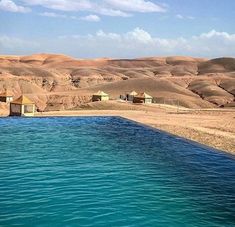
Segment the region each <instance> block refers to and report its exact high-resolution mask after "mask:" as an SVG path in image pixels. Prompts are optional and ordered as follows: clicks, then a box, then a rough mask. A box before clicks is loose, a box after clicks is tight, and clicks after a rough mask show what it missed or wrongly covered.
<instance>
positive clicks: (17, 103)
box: [10, 95, 35, 116]
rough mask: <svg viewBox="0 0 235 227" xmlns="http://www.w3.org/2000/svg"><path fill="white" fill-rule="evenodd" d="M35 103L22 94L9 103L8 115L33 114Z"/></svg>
mask: <svg viewBox="0 0 235 227" xmlns="http://www.w3.org/2000/svg"><path fill="white" fill-rule="evenodd" d="M34 113H35V103H34V102H33V101H31V100H30V99H29V98H27V97H26V96H24V95H22V96H20V97H19V98H18V99H16V100H14V101H12V102H11V103H10V116H34Z"/></svg>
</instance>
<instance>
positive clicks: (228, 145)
mask: <svg viewBox="0 0 235 227" xmlns="http://www.w3.org/2000/svg"><path fill="white" fill-rule="evenodd" d="M79 116H80V117H90V116H95V117H99V116H100V117H102V116H113V117H121V118H124V119H127V120H131V121H133V122H135V123H139V124H142V125H143V126H147V127H150V128H152V129H156V130H159V131H162V132H166V133H169V134H171V135H173V136H177V137H180V138H183V139H187V140H189V141H192V142H196V143H198V144H199V145H202V146H204V145H205V146H208V147H210V148H212V149H216V150H218V151H222V152H225V153H229V154H232V155H235V144H234V142H233V141H235V132H233V131H232V132H230V131H229V130H228V131H224V129H223V128H222V129H220V130H219V129H213V127H211V123H210V121H212V120H213V121H214V122H215V121H216V120H218V121H219V118H218V116H217V115H216V116H215V117H214V118H213V116H209V115H208V114H207V112H204V113H203V114H202V115H198V116H197V115H195V114H189V113H175V112H174V113H171V112H169V113H168V112H164V111H162V112H151V111H140V110H69V111H50V112H39V113H36V114H35V117H79ZM203 120H204V121H205V123H206V125H205V127H199V126H198V125H199V121H203ZM231 120H232V121H234V122H235V118H234V117H232V118H231ZM219 124H220V122H218V125H219ZM231 124H232V125H233V122H232V123H231Z"/></svg>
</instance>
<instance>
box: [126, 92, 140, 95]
mask: <svg viewBox="0 0 235 227" xmlns="http://www.w3.org/2000/svg"><path fill="white" fill-rule="evenodd" d="M128 95H138V93H137V92H136V91H132V92H130V93H129V94H128Z"/></svg>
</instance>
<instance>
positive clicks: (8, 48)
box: [0, 35, 40, 55]
mask: <svg viewBox="0 0 235 227" xmlns="http://www.w3.org/2000/svg"><path fill="white" fill-rule="evenodd" d="M39 48H40V44H39V43H37V42H32V41H28V40H23V39H20V38H15V37H10V36H6V35H2V36H0V54H2V55H4V54H13V55H14V54H25V53H30V54H31V53H34V52H36V51H37V50H38V49H39Z"/></svg>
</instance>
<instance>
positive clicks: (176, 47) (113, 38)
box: [0, 28, 235, 58]
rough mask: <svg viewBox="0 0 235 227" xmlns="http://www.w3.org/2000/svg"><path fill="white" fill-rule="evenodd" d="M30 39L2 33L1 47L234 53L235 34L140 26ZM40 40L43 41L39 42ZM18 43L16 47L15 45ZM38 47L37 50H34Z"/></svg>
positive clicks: (94, 52)
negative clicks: (168, 33) (161, 33)
mask: <svg viewBox="0 0 235 227" xmlns="http://www.w3.org/2000/svg"><path fill="white" fill-rule="evenodd" d="M37 43H38V46H35V45H33V44H32V43H31V42H29V44H27V42H26V41H22V40H18V39H9V38H8V37H5V38H4V37H0V50H1V52H2V53H3V52H5V54H9V52H11V53H12V52H13V51H14V54H19V53H20V54H22V52H23V50H24V54H28V53H29V52H30V53H32V50H34V52H57V53H64V54H68V55H72V56H76V57H80V58H84V57H85V58H87V57H89V58H92V57H114V58H133V57H138V56H140V57H143V56H162V55H168V56H169V55H191V56H195V57H222V56H232V57H235V34H229V33H226V32H218V31H215V30H211V31H209V32H207V33H202V34H199V35H197V36H193V37H189V38H183V37H179V38H176V39H169V38H159V37H157V36H152V35H151V34H150V33H149V32H147V31H145V30H144V29H141V28H135V29H133V30H131V31H129V32H126V33H123V34H118V33H112V32H105V31H103V30H99V31H97V32H96V33H95V34H88V35H83V36H82V35H79V34H74V35H64V36H63V35H62V36H60V37H58V38H55V39H53V42H52V41H51V40H41V41H40V40H38V41H37ZM39 44H40V45H39ZM15 47H17V48H15ZM35 50H36V51H35Z"/></svg>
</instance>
